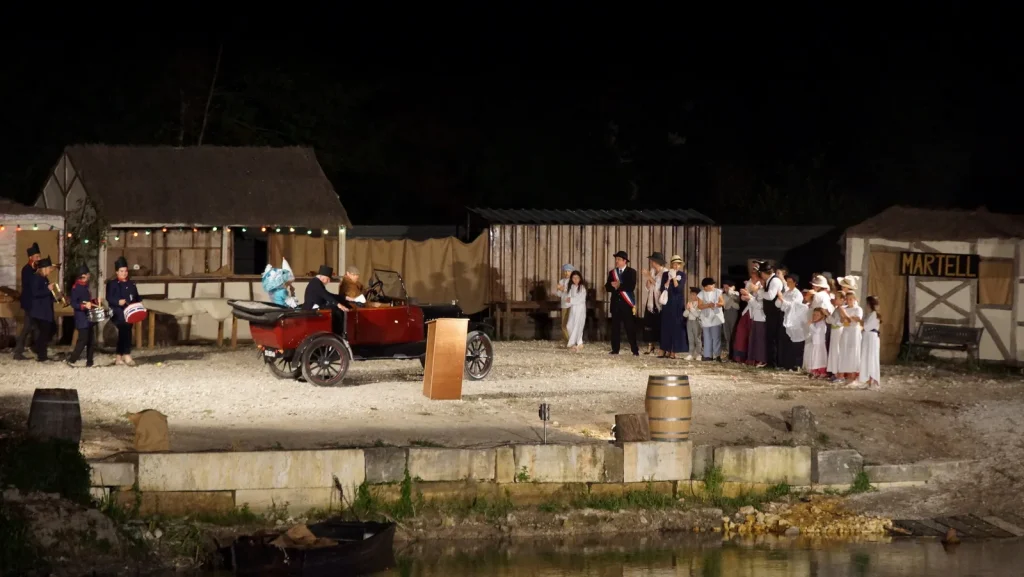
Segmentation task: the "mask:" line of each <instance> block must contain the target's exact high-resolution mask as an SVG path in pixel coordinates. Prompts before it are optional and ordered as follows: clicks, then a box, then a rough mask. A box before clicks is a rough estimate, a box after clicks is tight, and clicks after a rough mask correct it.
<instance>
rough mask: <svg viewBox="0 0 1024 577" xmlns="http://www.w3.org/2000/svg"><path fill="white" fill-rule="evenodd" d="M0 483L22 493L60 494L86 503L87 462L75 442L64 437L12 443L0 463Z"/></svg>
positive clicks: (87, 489) (87, 483) (87, 499)
mask: <svg viewBox="0 0 1024 577" xmlns="http://www.w3.org/2000/svg"><path fill="white" fill-rule="evenodd" d="M0 483H2V486H4V487H7V486H12V485H13V486H14V487H16V488H17V489H18V490H19V491H21V492H23V493H28V492H32V491H40V492H43V493H59V494H60V495H61V497H64V498H65V499H68V500H69V501H74V502H76V503H79V504H82V505H87V504H88V503H89V463H87V462H86V461H85V457H84V456H82V453H81V452H79V450H78V445H77V444H76V443H72V442H70V441H66V440H63V439H47V440H37V439H20V440H17V441H14V442H13V443H11V444H10V445H9V446H8V447H7V450H6V451H5V454H4V455H3V458H2V465H0Z"/></svg>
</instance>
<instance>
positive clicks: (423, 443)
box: [409, 439, 444, 448]
mask: <svg viewBox="0 0 1024 577" xmlns="http://www.w3.org/2000/svg"><path fill="white" fill-rule="evenodd" d="M409 445H410V446H412V447H432V448H443V447H444V445H442V444H440V443H435V442H434V441H428V440H427V439H410V440H409Z"/></svg>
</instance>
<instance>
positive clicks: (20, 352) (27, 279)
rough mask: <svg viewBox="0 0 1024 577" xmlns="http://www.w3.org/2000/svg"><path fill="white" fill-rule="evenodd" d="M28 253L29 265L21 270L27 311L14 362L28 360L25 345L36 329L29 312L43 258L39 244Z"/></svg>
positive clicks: (34, 244)
mask: <svg viewBox="0 0 1024 577" xmlns="http://www.w3.org/2000/svg"><path fill="white" fill-rule="evenodd" d="M27 252H28V263H26V264H25V266H24V267H22V269H21V310H23V311H25V316H24V320H22V323H21V332H19V333H18V339H17V341H16V342H15V345H14V360H16V361H27V360H28V358H27V357H25V343H26V342H27V341H28V337H29V335H31V334H32V333H33V329H34V328H35V322H34V321H33V320H32V316H31V315H29V311H30V310H32V286H33V285H34V284H35V283H34V277H35V276H36V264H37V263H38V262H39V259H41V258H43V257H42V255H41V254H39V245H38V244H37V243H32V246H30V247H28V251H27Z"/></svg>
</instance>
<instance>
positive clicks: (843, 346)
mask: <svg viewBox="0 0 1024 577" xmlns="http://www.w3.org/2000/svg"><path fill="white" fill-rule="evenodd" d="M837 310H838V311H839V316H840V317H841V319H842V323H843V332H842V334H841V335H840V337H839V347H838V348H839V368H838V370H839V373H838V374H837V376H838V377H839V378H840V379H842V381H843V382H844V383H846V384H847V385H849V384H851V383H853V382H854V381H855V380H857V373H859V372H860V341H861V338H860V331H861V326H860V323H861V321H862V320H863V319H864V309H862V308H860V305H859V304H857V295H856V293H854V292H853V291H852V290H849V289H847V291H846V305H844V306H842V307H839V309H837ZM832 344H833V345H834V344H835V341H832Z"/></svg>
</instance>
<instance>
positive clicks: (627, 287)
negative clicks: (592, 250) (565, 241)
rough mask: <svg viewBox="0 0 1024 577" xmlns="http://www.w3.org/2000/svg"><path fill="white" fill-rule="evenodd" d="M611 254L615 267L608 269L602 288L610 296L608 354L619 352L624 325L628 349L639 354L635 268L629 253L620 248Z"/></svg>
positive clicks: (635, 354)
mask: <svg viewBox="0 0 1024 577" xmlns="http://www.w3.org/2000/svg"><path fill="white" fill-rule="evenodd" d="M612 256H614V257H615V268H613V269H612V270H610V271H608V281H607V282H605V284H604V290H606V291H608V294H610V295H611V297H612V298H611V303H610V307H609V308H610V309H611V313H612V350H611V352H609V354H612V355H617V354H619V345H620V344H621V341H622V332H621V331H622V328H623V327H625V329H626V338H627V339H629V349H630V351H632V352H633V356H635V357H636V356H640V349H639V347H637V345H636V296H634V291H635V290H636V270H634V269H633V268H631V267H630V266H629V255H628V254H626V252H625V251H621V250H620V251H619V252H617V253H615V254H614V255H612Z"/></svg>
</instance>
